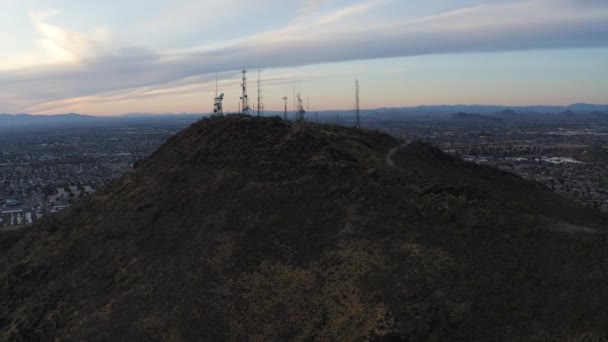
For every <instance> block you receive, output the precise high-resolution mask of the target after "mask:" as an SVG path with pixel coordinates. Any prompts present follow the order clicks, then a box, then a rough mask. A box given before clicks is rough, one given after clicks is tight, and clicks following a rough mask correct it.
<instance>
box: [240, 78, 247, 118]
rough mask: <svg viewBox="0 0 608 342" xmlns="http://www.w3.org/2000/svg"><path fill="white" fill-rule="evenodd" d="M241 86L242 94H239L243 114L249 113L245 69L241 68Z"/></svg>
mask: <svg viewBox="0 0 608 342" xmlns="http://www.w3.org/2000/svg"><path fill="white" fill-rule="evenodd" d="M241 86H242V87H243V95H241V100H242V102H243V104H242V106H243V109H242V111H243V114H245V115H247V114H249V98H248V97H247V70H245V69H243V83H242V84H241Z"/></svg>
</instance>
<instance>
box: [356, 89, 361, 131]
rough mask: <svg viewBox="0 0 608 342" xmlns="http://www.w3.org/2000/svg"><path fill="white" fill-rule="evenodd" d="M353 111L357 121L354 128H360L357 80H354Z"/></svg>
mask: <svg viewBox="0 0 608 342" xmlns="http://www.w3.org/2000/svg"><path fill="white" fill-rule="evenodd" d="M355 112H356V114H357V123H356V124H355V128H357V129H359V128H361V118H360V109H359V80H356V81H355Z"/></svg>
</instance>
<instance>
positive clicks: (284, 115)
mask: <svg viewBox="0 0 608 342" xmlns="http://www.w3.org/2000/svg"><path fill="white" fill-rule="evenodd" d="M283 101H285V112H284V113H283V120H285V121H287V96H284V97H283Z"/></svg>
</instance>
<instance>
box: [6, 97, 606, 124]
mask: <svg viewBox="0 0 608 342" xmlns="http://www.w3.org/2000/svg"><path fill="white" fill-rule="evenodd" d="M313 113H318V114H319V118H320V119H321V120H323V121H332V122H334V120H335V118H336V114H337V115H338V116H341V117H342V118H343V120H349V119H351V118H352V116H353V115H354V110H322V111H311V112H310V113H308V115H309V117H312V116H311V115H312V114H313ZM265 114H266V116H272V115H282V114H283V112H282V111H280V112H277V111H267V112H266V113H265ZM291 114H292V113H291V112H289V115H290V116H291ZM205 115H209V114H206V113H205V114H204V113H178V114H174V113H128V114H123V115H118V116H92V115H82V114H76V113H69V114H57V115H31V114H16V115H13V114H0V128H6V127H23V126H66V125H67V126H70V125H72V126H87V125H97V124H100V123H103V124H124V123H128V122H133V123H142V122H155V121H160V120H176V119H177V120H182V121H188V122H190V121H191V122H195V121H197V120H199V119H201V118H202V117H203V116H205ZM361 117H362V119H363V120H400V119H416V118H447V119H457V120H471V119H473V120H487V121H500V120H520V119H530V118H534V119H552V118H561V119H590V120H597V119H601V120H608V105H597V104H586V103H577V104H573V105H569V106H499V105H439V106H418V107H395V108H378V109H365V110H362V111H361Z"/></svg>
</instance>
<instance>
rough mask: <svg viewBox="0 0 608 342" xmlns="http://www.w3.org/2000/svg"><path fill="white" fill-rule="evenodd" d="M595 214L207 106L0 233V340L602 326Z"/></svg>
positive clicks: (530, 331) (316, 132)
mask: <svg viewBox="0 0 608 342" xmlns="http://www.w3.org/2000/svg"><path fill="white" fill-rule="evenodd" d="M606 227H608V220H607V219H606V217H601V216H599V214H598V213H596V212H595V211H591V210H588V209H584V208H580V207H578V206H576V205H575V204H573V203H571V202H569V201H567V200H565V199H563V198H561V197H559V196H557V195H555V194H553V193H551V192H549V191H548V190H547V189H545V188H544V187H542V186H540V185H538V184H536V183H532V182H528V181H525V180H523V179H521V178H519V177H516V176H514V175H512V174H508V173H504V172H500V171H497V170H495V169H492V168H489V167H483V166H478V165H475V164H470V163H466V162H464V161H461V160H459V159H456V158H453V157H451V156H449V155H446V154H445V153H443V152H441V151H439V150H438V149H436V148H434V147H432V146H430V145H427V144H424V143H421V142H414V143H411V144H408V145H403V142H402V141H398V140H396V139H395V138H392V137H390V136H388V135H385V134H381V133H374V132H367V131H356V130H352V129H348V128H343V127H335V126H319V125H313V124H293V123H286V122H283V121H282V120H280V119H278V118H250V117H243V116H231V117H225V118H213V119H207V120H203V121H200V122H198V123H196V124H194V125H193V126H192V127H190V128H189V129H187V130H185V131H183V132H181V133H179V134H178V135H177V136H175V137H173V138H172V139H170V140H169V141H168V142H167V143H166V144H165V145H164V146H163V147H161V148H160V149H159V150H158V151H157V152H156V153H154V154H153V155H152V156H150V157H149V158H148V159H147V160H144V161H142V162H140V163H139V164H138V165H136V167H135V170H134V171H133V172H131V173H129V174H127V175H125V176H124V177H122V178H121V179H119V180H117V181H115V182H114V183H112V184H111V185H110V186H108V187H107V188H105V189H104V190H102V191H100V192H98V193H97V194H96V195H95V196H94V197H92V198H91V199H89V200H88V201H86V202H84V203H81V204H80V205H78V206H77V207H74V208H72V209H71V210H69V211H67V212H64V213H61V214H59V215H57V216H55V217H52V218H48V219H47V220H46V221H43V222H41V223H40V224H38V225H37V226H34V227H32V228H31V229H30V230H29V231H28V232H26V233H25V235H24V236H23V237H19V236H17V235H12V236H11V237H10V238H7V239H6V240H0V242H1V243H2V244H1V246H4V248H5V250H4V251H3V252H2V253H0V340H11V341H37V340H39V341H47V340H57V341H59V340H60V341H72V340H74V341H80V340H85V341H135V340H150V341H214V340H234V341H240V340H256V341H272V340H309V339H316V340H335V341H350V340H374V341H376V340H377V341H389V340H403V341H426V340H430V341H432V340H434V341H439V340H452V341H463V340H469V341H492V340H503V341H520V340H538V341H544V340H559V341H577V340H580V341H584V340H585V341H586V339H590V340H593V339H599V338H601V337H604V338H606V337H608V331H607V329H606V327H607V326H608V306H606V303H608V287H606V279H608V248H607V247H608V244H607V242H606V235H605V234H606Z"/></svg>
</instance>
